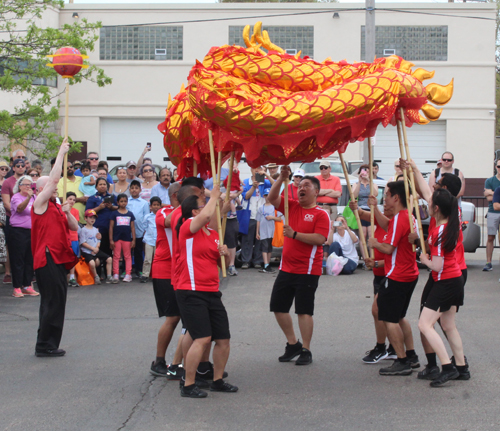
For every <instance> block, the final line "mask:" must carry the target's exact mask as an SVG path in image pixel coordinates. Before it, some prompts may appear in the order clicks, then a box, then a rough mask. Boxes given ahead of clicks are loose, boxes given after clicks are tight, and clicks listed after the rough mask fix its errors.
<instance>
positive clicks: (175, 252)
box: [170, 206, 182, 289]
mask: <svg viewBox="0 0 500 431" xmlns="http://www.w3.org/2000/svg"><path fill="white" fill-rule="evenodd" d="M181 216H182V209H181V207H180V206H178V207H177V208H176V209H175V210H174V211H173V212H172V215H171V217H170V227H171V228H172V274H171V277H172V278H171V279H170V283H172V286H173V287H174V289H175V288H176V287H175V285H176V283H177V273H178V265H177V261H178V260H179V238H178V235H177V229H176V227H177V222H178V221H179V219H180V218H181Z"/></svg>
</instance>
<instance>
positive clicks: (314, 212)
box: [277, 199, 330, 275]
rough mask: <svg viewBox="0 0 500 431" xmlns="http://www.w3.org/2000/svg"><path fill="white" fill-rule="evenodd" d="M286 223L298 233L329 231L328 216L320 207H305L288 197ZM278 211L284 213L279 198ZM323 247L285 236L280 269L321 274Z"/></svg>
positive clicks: (323, 233)
mask: <svg viewBox="0 0 500 431" xmlns="http://www.w3.org/2000/svg"><path fill="white" fill-rule="evenodd" d="M288 207H289V210H288V214H289V220H288V224H289V225H290V227H291V228H292V229H293V230H294V231H296V232H299V233H319V234H321V235H323V236H324V237H325V241H326V239H327V238H328V235H329V233H330V216H329V215H328V213H327V212H326V211H325V210H324V209H321V208H320V207H314V208H309V209H305V208H302V207H301V206H300V204H299V203H298V202H297V201H294V200H292V199H288ZM277 210H278V211H280V212H281V213H283V214H285V200H284V199H281V204H280V206H279V208H277ZM322 263H323V247H322V246H317V245H309V244H306V243H303V242H302V241H299V240H298V239H292V238H287V237H286V236H285V242H284V244H283V253H282V256H281V264H280V270H281V271H285V272H290V273H292V274H311V275H321V274H322V273H323V267H322Z"/></svg>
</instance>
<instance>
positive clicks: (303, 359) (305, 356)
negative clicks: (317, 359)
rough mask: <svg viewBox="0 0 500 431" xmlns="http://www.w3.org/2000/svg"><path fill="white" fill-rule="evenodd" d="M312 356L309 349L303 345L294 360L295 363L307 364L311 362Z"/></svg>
mask: <svg viewBox="0 0 500 431" xmlns="http://www.w3.org/2000/svg"><path fill="white" fill-rule="evenodd" d="M312 361H313V356H312V353H311V351H310V350H307V349H306V348H305V347H302V351H301V352H300V356H299V357H298V359H297V360H296V361H295V365H309V364H312Z"/></svg>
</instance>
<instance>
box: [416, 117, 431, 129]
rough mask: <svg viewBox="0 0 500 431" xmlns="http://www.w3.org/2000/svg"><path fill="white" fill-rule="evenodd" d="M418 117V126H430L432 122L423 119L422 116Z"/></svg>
mask: <svg viewBox="0 0 500 431" xmlns="http://www.w3.org/2000/svg"><path fill="white" fill-rule="evenodd" d="M418 117H419V118H418V124H420V125H422V126H424V125H425V124H429V123H430V121H429V120H428V119H427V118H425V117H422V116H421V115H420V114H419V115H418Z"/></svg>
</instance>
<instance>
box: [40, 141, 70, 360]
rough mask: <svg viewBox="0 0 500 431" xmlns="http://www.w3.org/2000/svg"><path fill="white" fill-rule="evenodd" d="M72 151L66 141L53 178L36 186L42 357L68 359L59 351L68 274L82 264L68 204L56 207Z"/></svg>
mask: <svg viewBox="0 0 500 431" xmlns="http://www.w3.org/2000/svg"><path fill="white" fill-rule="evenodd" d="M68 151H69V144H68V141H67V140H66V139H65V140H64V142H63V143H62V145H61V148H60V149H59V153H58V154H57V158H56V161H55V163H54V166H53V167H52V170H51V171H50V175H49V176H48V177H41V178H39V179H38V181H37V182H36V187H37V198H36V200H35V202H34V203H33V207H32V208H31V222H32V228H31V249H32V252H33V267H34V269H35V274H36V281H37V284H38V289H39V290H40V325H39V327H38V337H37V341H36V347H35V355H36V356H38V357H55V356H64V354H65V353H66V352H65V351H64V350H63V349H60V348H59V344H60V342H61V337H62V331H63V326H64V312H65V308H66V294H67V291H68V280H67V274H68V271H69V270H70V269H71V268H73V267H74V266H75V265H76V263H77V262H78V259H77V257H76V256H75V253H73V249H72V248H71V242H70V238H69V230H70V229H71V230H72V231H76V230H78V222H77V221H76V219H75V218H74V217H73V216H72V215H71V208H70V205H69V203H68V202H66V203H65V204H64V205H63V206H62V207H61V205H59V204H58V203H56V198H57V183H58V182H59V180H60V178H61V170H62V165H63V159H64V155H65V154H66V153H67V152H68Z"/></svg>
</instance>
